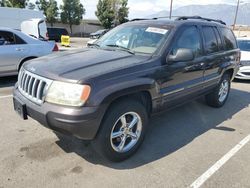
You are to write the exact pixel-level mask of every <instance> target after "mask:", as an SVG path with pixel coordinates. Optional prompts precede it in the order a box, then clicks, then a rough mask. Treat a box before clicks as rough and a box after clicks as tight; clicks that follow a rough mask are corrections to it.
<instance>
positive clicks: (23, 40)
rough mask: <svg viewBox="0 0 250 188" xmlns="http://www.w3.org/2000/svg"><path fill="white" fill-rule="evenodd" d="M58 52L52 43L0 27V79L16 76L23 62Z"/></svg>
mask: <svg viewBox="0 0 250 188" xmlns="http://www.w3.org/2000/svg"><path fill="white" fill-rule="evenodd" d="M53 51H58V47H57V46H56V44H55V43H54V42H48V41H41V40H38V39H36V38H33V37H31V36H28V35H26V34H24V33H22V32H20V31H17V30H13V29H9V28H1V27H0V77H3V76H11V75H17V74H18V71H19V69H20V68H21V66H22V64H23V63H24V62H25V61H28V60H30V59H34V58H37V57H41V56H44V55H48V54H50V53H52V52H53Z"/></svg>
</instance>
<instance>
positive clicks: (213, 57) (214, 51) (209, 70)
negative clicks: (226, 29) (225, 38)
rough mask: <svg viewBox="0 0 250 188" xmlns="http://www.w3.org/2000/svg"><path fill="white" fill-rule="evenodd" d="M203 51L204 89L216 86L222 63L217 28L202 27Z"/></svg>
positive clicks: (220, 43) (222, 57)
mask: <svg viewBox="0 0 250 188" xmlns="http://www.w3.org/2000/svg"><path fill="white" fill-rule="evenodd" d="M201 29H202V33H203V43H204V51H205V65H204V82H205V86H206V87H210V86H213V85H216V84H217V83H218V81H219V79H220V67H221V64H222V63H223V61H224V53H223V50H224V49H223V44H222V39H221V37H220V34H219V31H218V29H217V27H214V26H202V28H201Z"/></svg>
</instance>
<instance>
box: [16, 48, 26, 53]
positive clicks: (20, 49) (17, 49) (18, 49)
mask: <svg viewBox="0 0 250 188" xmlns="http://www.w3.org/2000/svg"><path fill="white" fill-rule="evenodd" d="M23 50H24V49H23V48H16V51H19V52H21V51H23Z"/></svg>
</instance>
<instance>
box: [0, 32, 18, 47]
mask: <svg viewBox="0 0 250 188" xmlns="http://www.w3.org/2000/svg"><path fill="white" fill-rule="evenodd" d="M13 44H15V38H14V34H13V33H11V32H5V31H0V45H13Z"/></svg>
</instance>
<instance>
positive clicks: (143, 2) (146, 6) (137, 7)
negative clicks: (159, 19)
mask: <svg viewBox="0 0 250 188" xmlns="http://www.w3.org/2000/svg"><path fill="white" fill-rule="evenodd" d="M32 1H34V0H32ZM80 1H81V3H82V4H83V5H84V7H85V9H86V14H85V15H84V18H85V19H96V16H95V11H96V5H97V2H98V0H80ZM243 1H244V2H250V0H243ZM243 1H242V3H243ZM57 2H58V4H59V5H60V4H62V0H57ZM236 3H237V0H209V1H208V0H173V9H175V8H178V7H181V6H186V5H193V4H195V5H207V4H236ZM128 7H129V18H130V19H131V18H141V17H146V16H149V15H152V14H154V13H157V12H160V11H163V10H169V7H170V0H128Z"/></svg>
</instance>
